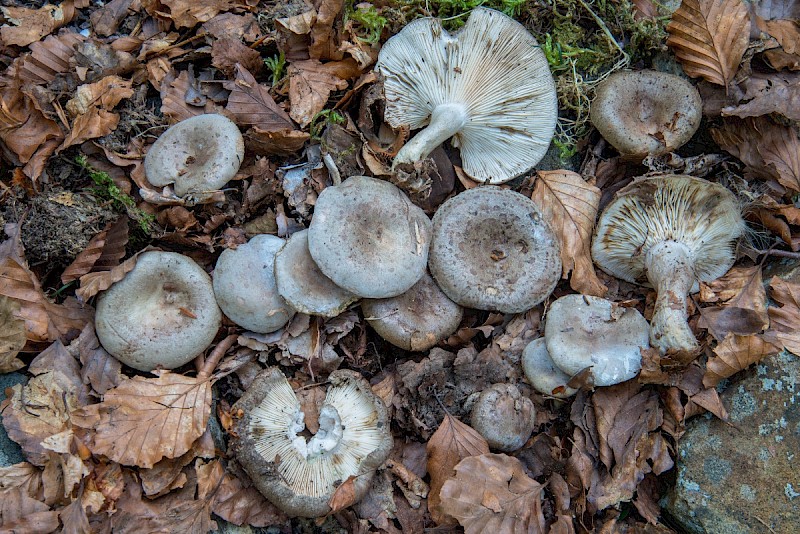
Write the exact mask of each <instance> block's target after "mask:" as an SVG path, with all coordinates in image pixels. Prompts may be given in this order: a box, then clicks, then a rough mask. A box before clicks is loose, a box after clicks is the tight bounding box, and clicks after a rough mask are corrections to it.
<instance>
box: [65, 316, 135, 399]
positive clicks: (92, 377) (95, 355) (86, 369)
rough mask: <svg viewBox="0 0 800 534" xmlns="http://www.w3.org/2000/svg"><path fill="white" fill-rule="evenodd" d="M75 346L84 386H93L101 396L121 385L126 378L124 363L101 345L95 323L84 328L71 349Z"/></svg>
mask: <svg viewBox="0 0 800 534" xmlns="http://www.w3.org/2000/svg"><path fill="white" fill-rule="evenodd" d="M75 346H77V347H76V348H77V351H78V357H79V359H80V361H81V379H82V380H83V383H84V384H91V386H92V389H93V390H94V391H95V392H96V393H98V394H100V395H102V394H104V393H105V392H106V391H108V390H109V389H111V388H114V387H117V386H118V385H119V384H120V382H121V381H122V380H123V378H124V376H123V375H122V363H120V361H119V360H117V359H116V358H114V357H113V356H111V355H110V354H109V353H108V352H107V351H106V349H104V348H103V347H102V345H100V340H98V339H97V334H96V333H95V331H94V324H93V323H89V324H87V325H86V327H84V329H83V332H81V335H80V336H78V339H76V340H75V341H74V342H73V344H72V345H70V349H73V347H75Z"/></svg>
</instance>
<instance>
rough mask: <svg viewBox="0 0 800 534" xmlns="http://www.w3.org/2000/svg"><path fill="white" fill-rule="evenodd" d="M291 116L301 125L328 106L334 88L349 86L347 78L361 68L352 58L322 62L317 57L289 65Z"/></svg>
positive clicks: (303, 126) (304, 124)
mask: <svg viewBox="0 0 800 534" xmlns="http://www.w3.org/2000/svg"><path fill="white" fill-rule="evenodd" d="M287 74H288V75H289V101H290V102H291V105H292V107H291V111H290V112H289V116H291V117H292V119H294V121H295V122H297V123H298V124H299V125H300V126H301V127H302V128H305V127H306V126H308V125H309V124H310V123H311V120H312V119H313V118H314V116H315V115H316V114H317V113H319V112H320V111H322V110H323V109H324V108H325V105H326V104H327V103H328V97H329V96H330V94H331V92H332V91H337V90H342V89H346V88H347V85H348V80H350V79H353V78H356V77H357V76H358V75H359V74H361V71H360V70H359V69H358V64H357V63H356V62H355V60H353V59H345V60H342V61H331V62H329V63H324V64H323V63H321V62H319V61H318V60H316V59H310V60H305V61H295V62H292V64H291V65H289V68H288V71H287Z"/></svg>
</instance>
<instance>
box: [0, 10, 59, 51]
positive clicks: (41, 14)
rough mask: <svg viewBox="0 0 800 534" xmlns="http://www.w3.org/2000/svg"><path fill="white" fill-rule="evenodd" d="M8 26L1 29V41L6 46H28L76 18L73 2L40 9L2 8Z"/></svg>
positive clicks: (5, 25)
mask: <svg viewBox="0 0 800 534" xmlns="http://www.w3.org/2000/svg"><path fill="white" fill-rule="evenodd" d="M0 12H2V13H3V17H5V19H6V21H7V22H8V24H4V25H3V26H2V27H0V40H2V42H3V44H5V45H6V46H11V45H17V46H28V45H29V44H31V43H35V42H36V41H38V40H39V39H41V38H42V37H44V36H46V35H50V34H51V33H53V31H54V30H57V29H58V28H60V27H61V26H64V25H65V24H69V22H70V21H71V20H72V19H73V17H75V7H74V6H73V2H72V1H70V0H67V1H65V2H63V3H62V4H60V5H45V6H42V7H41V8H39V9H29V8H26V7H0Z"/></svg>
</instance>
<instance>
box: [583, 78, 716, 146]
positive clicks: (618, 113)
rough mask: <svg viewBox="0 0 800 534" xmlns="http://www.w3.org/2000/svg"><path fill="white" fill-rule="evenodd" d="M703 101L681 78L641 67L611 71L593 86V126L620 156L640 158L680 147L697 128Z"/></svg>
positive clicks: (701, 113) (692, 87)
mask: <svg viewBox="0 0 800 534" xmlns="http://www.w3.org/2000/svg"><path fill="white" fill-rule="evenodd" d="M702 115H703V103H702V101H701V100H700V93H698V92H697V89H695V88H694V86H693V85H692V84H691V83H689V82H688V81H686V80H684V79H683V78H681V77H680V76H675V75H674V74H668V73H666V72H658V71H653V70H643V71H638V72H633V71H619V72H615V73H614V74H612V75H611V76H609V77H608V78H607V79H606V80H604V81H603V82H602V83H601V84H600V85H598V86H597V90H596V96H595V99H594V101H592V108H591V119H592V123H593V124H594V127H595V128H597V130H598V131H599V132H600V133H601V134H602V135H603V137H604V138H605V139H606V141H608V142H609V143H611V144H612V145H613V146H614V148H616V149H617V150H619V152H620V154H622V155H623V156H630V157H631V158H638V159H641V158H644V157H645V156H647V155H648V154H656V155H657V154H664V153H666V152H671V151H673V150H675V149H677V148H680V147H681V146H683V145H684V144H685V143H686V142H687V141H689V139H691V138H692V135H694V133H695V132H696V131H697V128H699V127H700V119H701V118H702Z"/></svg>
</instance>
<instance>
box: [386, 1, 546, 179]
mask: <svg viewBox="0 0 800 534" xmlns="http://www.w3.org/2000/svg"><path fill="white" fill-rule="evenodd" d="M376 69H377V70H378V71H379V72H380V73H381V74H382V75H383V76H384V91H385V94H386V112H385V118H386V122H388V123H389V124H390V125H391V126H392V127H394V128H397V127H400V126H403V125H409V126H410V127H411V128H412V129H416V128H422V127H423V126H426V125H427V126H428V128H426V129H425V130H423V131H422V132H420V133H419V134H417V136H416V137H415V138H413V139H412V140H411V141H409V142H408V143H407V144H406V146H405V147H403V149H402V150H401V151H400V153H398V154H397V157H396V158H395V164H397V163H408V162H413V161H417V160H419V159H422V158H424V157H425V156H427V155H428V154H430V152H431V151H432V150H433V149H434V148H436V147H437V146H438V145H439V144H441V143H442V142H444V141H445V140H447V139H448V138H450V137H451V136H452V141H451V143H452V144H453V146H456V147H459V148H460V149H461V159H462V161H463V162H464V165H463V167H464V170H465V171H466V172H467V173H469V174H470V175H471V176H472V177H474V178H475V179H476V180H480V181H485V182H488V183H501V182H505V181H508V180H510V179H512V178H514V177H515V176H518V175H519V174H521V173H523V172H525V171H527V170H528V169H530V168H531V167H533V166H534V165H536V164H537V163H538V162H539V160H540V159H542V157H543V156H544V154H545V152H546V151H547V147H548V146H549V145H550V139H551V138H552V137H553V131H554V129H555V125H556V117H557V111H558V103H557V97H556V89H555V84H554V83H553V76H552V75H551V74H550V69H549V67H548V65H547V59H546V58H545V55H544V53H543V52H542V50H541V47H539V44H538V43H537V42H536V39H534V38H533V36H532V35H531V34H530V33H528V31H527V30H526V29H525V28H524V27H523V26H522V25H521V24H519V23H518V22H516V21H514V20H513V19H512V18H510V17H508V16H506V15H504V14H502V13H500V12H499V11H494V10H491V9H485V8H477V9H474V10H473V11H472V14H471V15H470V17H469V19H468V20H467V22H466V24H465V25H464V27H463V28H462V29H461V30H460V31H458V32H457V33H455V34H453V35H450V34H448V32H447V31H446V30H444V29H443V28H442V23H441V21H440V20H438V19H417V20H415V21H413V22H411V23H409V24H408V25H407V26H406V27H405V28H403V30H402V31H401V32H400V33H398V34H397V35H395V36H394V37H392V38H391V39H389V40H388V41H387V42H386V44H385V45H384V46H383V48H382V49H381V52H380V54H379V56H378V63H377V65H376Z"/></svg>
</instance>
